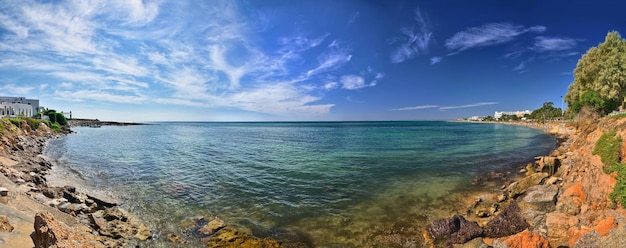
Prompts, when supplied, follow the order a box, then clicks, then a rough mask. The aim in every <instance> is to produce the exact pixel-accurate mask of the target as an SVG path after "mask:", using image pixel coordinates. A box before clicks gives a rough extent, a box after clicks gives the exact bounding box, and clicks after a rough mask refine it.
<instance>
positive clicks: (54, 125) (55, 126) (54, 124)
mask: <svg viewBox="0 0 626 248" xmlns="http://www.w3.org/2000/svg"><path fill="white" fill-rule="evenodd" d="M49 127H50V129H52V130H54V131H61V127H60V126H59V124H56V123H51V124H50V125H49Z"/></svg>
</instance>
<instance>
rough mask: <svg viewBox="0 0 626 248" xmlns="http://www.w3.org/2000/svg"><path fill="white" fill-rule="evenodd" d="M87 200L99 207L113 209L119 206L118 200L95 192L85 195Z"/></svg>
mask: <svg viewBox="0 0 626 248" xmlns="http://www.w3.org/2000/svg"><path fill="white" fill-rule="evenodd" d="M87 198H88V199H90V200H92V201H94V202H95V203H96V204H98V206H99V207H105V208H113V207H116V206H119V205H120V202H119V201H118V200H116V199H113V198H112V197H108V196H106V195H104V194H99V193H96V192H90V193H89V194H87Z"/></svg>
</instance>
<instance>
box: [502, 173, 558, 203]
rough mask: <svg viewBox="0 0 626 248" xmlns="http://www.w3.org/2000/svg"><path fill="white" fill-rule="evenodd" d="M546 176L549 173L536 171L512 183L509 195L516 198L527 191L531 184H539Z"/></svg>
mask: <svg viewBox="0 0 626 248" xmlns="http://www.w3.org/2000/svg"><path fill="white" fill-rule="evenodd" d="M546 177H548V173H534V174H532V175H530V176H527V177H525V178H522V179H521V180H519V181H517V182H514V183H512V184H511V185H509V187H508V191H509V196H511V197H513V198H515V197H517V196H519V195H521V194H524V192H526V189H528V188H530V187H531V186H534V185H538V184H539V183H541V181H542V180H543V179H544V178H546Z"/></svg>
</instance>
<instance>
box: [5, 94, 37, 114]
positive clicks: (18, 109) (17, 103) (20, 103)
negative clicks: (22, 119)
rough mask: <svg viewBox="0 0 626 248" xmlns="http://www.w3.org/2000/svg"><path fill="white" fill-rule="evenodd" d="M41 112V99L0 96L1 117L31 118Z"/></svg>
mask: <svg viewBox="0 0 626 248" xmlns="http://www.w3.org/2000/svg"><path fill="white" fill-rule="evenodd" d="M37 112H39V99H27V98H24V97H10V96H0V117H16V116H19V115H23V116H27V117H31V116H33V115H35V114H37Z"/></svg>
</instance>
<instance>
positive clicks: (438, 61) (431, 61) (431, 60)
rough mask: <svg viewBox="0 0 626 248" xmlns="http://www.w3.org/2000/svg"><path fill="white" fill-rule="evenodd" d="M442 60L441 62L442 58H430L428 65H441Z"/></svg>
mask: <svg viewBox="0 0 626 248" xmlns="http://www.w3.org/2000/svg"><path fill="white" fill-rule="evenodd" d="M442 60H443V58H441V57H432V58H430V64H431V65H434V64H439V63H441V61H442Z"/></svg>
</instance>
